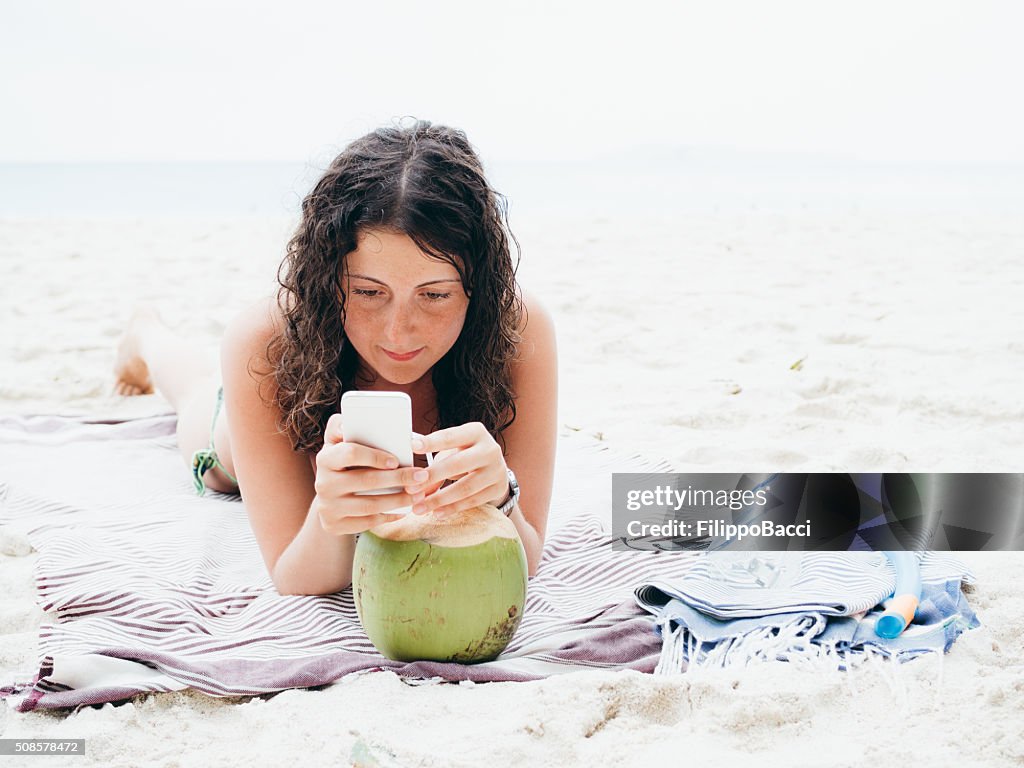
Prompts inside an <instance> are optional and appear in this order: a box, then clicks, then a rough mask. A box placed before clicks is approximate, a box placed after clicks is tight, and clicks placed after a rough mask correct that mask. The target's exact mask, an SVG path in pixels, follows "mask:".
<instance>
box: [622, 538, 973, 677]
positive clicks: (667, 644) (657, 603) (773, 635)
mask: <svg viewBox="0 0 1024 768" xmlns="http://www.w3.org/2000/svg"><path fill="white" fill-rule="evenodd" d="M812 554H813V555H814V557H813V558H812V557H811V555H812ZM846 555H847V553H807V554H806V555H803V556H801V555H796V558H795V560H794V558H793V556H792V554H789V555H785V556H780V555H775V558H776V562H775V563H773V562H772V553H765V554H762V555H758V556H751V555H747V556H746V560H747V561H748V562H749V563H752V564H753V565H750V566H749V568H747V567H743V568H741V567H738V566H736V565H735V564H734V565H733V569H732V570H731V571H725V570H723V569H722V568H721V567H720V565H721V563H720V562H719V563H717V564H716V562H715V558H714V555H712V557H711V558H707V560H708V562H706V563H705V564H704V566H705V567H704V568H702V569H698V568H696V567H695V568H694V569H693V570H692V571H691V573H689V574H687V576H686V577H685V578H684V579H682V580H681V581H680V582H679V583H678V584H676V585H675V586H674V587H671V586H668V585H664V584H660V585H655V584H653V583H648V584H645V585H642V586H641V587H639V588H638V589H637V590H636V599H637V602H638V603H639V604H640V605H641V606H643V607H644V608H645V609H647V610H648V611H650V612H652V613H654V614H655V615H656V622H655V628H656V631H657V632H659V633H660V634H661V636H662V654H661V660H660V662H659V665H658V668H657V669H656V670H655V672H656V673H660V674H669V673H672V672H681V671H682V670H683V669H685V668H686V667H688V666H689V665H691V664H696V665H711V666H734V665H746V664H749V663H750V662H751V661H754V660H758V659H760V660H768V659H780V660H794V659H823V658H825V659H830V660H832V661H833V662H834V666H835V667H836V668H838V669H845V668H847V666H848V665H849V662H850V661H851V660H852V659H853V658H854V657H857V656H862V655H866V654H869V653H872V652H877V653H880V654H882V655H885V656H891V657H894V658H896V659H898V660H900V661H907V660H909V659H912V658H914V657H916V656H919V655H921V654H923V653H932V652H945V651H946V650H948V649H949V647H950V646H951V645H952V644H953V642H954V641H955V640H956V638H957V637H958V636H959V635H960V634H961V633H962V632H963V631H964V630H965V629H973V628H975V627H978V626H980V622H979V621H978V618H977V616H976V615H975V613H974V611H973V610H971V607H970V606H969V605H968V603H967V598H966V596H965V595H964V593H963V590H962V588H961V584H962V583H963V582H967V583H971V582H972V581H973V577H972V576H971V574H970V572H969V571H968V570H967V569H966V568H965V567H964V566H963V564H962V563H960V562H959V561H958V560H956V559H955V558H952V557H950V556H948V555H944V554H943V555H939V554H937V553H924V554H923V555H922V556H921V565H922V569H921V570H922V576H925V575H927V577H928V579H927V580H926V581H924V583H923V585H922V599H921V603H920V605H919V607H918V610H917V615H916V616H915V618H914V621H913V623H912V624H910V625H909V626H908V627H907V628H906V630H905V631H904V632H903V633H902V634H901V635H900V636H898V637H895V638H892V639H886V638H882V637H878V636H877V635H876V634H875V631H874V628H875V620H876V619H877V617H878V616H880V615H881V614H882V610H881V608H880V606H878V605H877V604H878V603H880V602H881V600H883V599H885V598H887V597H888V596H889V595H890V594H891V592H892V588H893V584H894V583H895V572H894V571H892V572H890V573H889V574H888V576H889V581H888V582H886V583H883V584H882V585H881V586H879V584H878V580H879V577H880V575H881V574H884V573H885V572H886V569H885V562H886V561H885V559H884V557H883V558H882V559H881V560H879V559H878V558H876V557H874V556H872V555H868V554H865V553H858V554H857V556H856V557H855V558H849V557H847V556H846ZM808 560H811V562H810V563H809V565H811V567H810V568H809V569H808V568H806V567H805V566H807V565H808V562H807V561H808ZM858 560H859V562H860V568H861V570H862V571H863V573H862V574H861V578H859V579H853V580H852V581H851V583H853V584H857V585H859V589H860V591H861V592H863V593H864V594H858V593H856V590H851V589H849V588H847V594H846V595H843V594H841V580H839V579H837V578H836V574H842V575H843V577H844V578H847V577H849V576H850V573H851V569H852V570H856V569H857V562H858ZM830 562H831V565H830ZM765 563H768V565H769V567H767V568H761V566H763V565H764V564H765ZM759 568H760V571H758V569H759ZM787 569H788V571H789V573H788V575H787V574H786V571H787ZM889 570H890V571H891V568H890V569H889ZM758 573H761V574H767V577H765V578H762V577H761V576H758V575H757V574H758ZM779 573H781V574H782V578H781V579H779V578H776V579H775V581H776V582H777V583H767V581H766V580H765V579H768V580H771V578H772V576H773V574H774V575H775V576H778V575H779ZM750 574H753V575H750ZM816 583H817V590H818V591H816V587H815V584H816ZM794 585H796V589H794ZM708 594H714V595H716V596H717V597H718V598H719V599H720V600H722V601H723V602H724V603H725V605H724V606H723V605H718V606H709V605H708V604H707V602H706V597H707V595H708ZM794 595H798V596H799V599H797V600H794V599H793V596H794ZM868 596H870V597H868ZM787 601H788V602H787ZM865 601H866V602H865ZM865 606H866V607H865ZM872 606H874V607H872ZM772 608H774V610H772ZM723 615H724V616H725V617H723Z"/></svg>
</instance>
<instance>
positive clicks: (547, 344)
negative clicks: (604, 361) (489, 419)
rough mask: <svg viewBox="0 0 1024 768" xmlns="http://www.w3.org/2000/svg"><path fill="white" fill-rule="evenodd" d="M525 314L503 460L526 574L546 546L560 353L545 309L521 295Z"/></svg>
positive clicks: (514, 373)
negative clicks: (516, 488) (512, 485)
mask: <svg viewBox="0 0 1024 768" xmlns="http://www.w3.org/2000/svg"><path fill="white" fill-rule="evenodd" d="M524 299H525V305H526V312H527V319H526V324H525V326H524V328H523V330H522V342H521V343H520V348H519V359H518V361H517V362H516V363H515V365H514V366H513V374H512V380H513V386H514V388H515V392H516V420H515V421H514V422H513V423H512V425H511V426H510V427H509V428H508V429H506V430H505V433H504V437H505V462H506V464H507V465H508V467H509V469H511V470H512V471H513V472H515V473H516V479H517V480H518V481H519V485H520V487H521V489H522V490H521V492H520V494H521V495H520V497H519V503H518V504H517V505H516V508H515V509H514V510H513V511H512V514H511V515H510V518H511V520H512V522H513V523H515V526H516V529H517V530H518V531H519V536H520V538H521V539H522V540H523V547H524V548H525V549H526V561H527V563H528V564H529V569H530V576H535V575H536V574H537V566H538V565H539V563H540V557H541V554H542V553H543V550H544V537H545V535H546V533H547V523H548V508H549V507H550V505H551V486H552V483H553V480H554V469H555V447H556V442H557V438H558V355H557V350H556V345H555V328H554V323H553V322H552V320H551V316H550V315H549V314H548V313H547V310H545V309H544V307H543V306H541V304H540V303H539V302H537V301H536V300H533V299H531V298H530V297H528V296H527V297H524Z"/></svg>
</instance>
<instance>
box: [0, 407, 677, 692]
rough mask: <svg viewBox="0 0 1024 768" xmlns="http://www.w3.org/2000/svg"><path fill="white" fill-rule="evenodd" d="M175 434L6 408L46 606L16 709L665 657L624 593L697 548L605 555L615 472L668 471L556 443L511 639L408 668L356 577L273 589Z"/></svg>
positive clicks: (528, 674) (5, 460) (13, 479)
mask: <svg viewBox="0 0 1024 768" xmlns="http://www.w3.org/2000/svg"><path fill="white" fill-rule="evenodd" d="M174 430H175V417H174V415H173V414H162V415H158V416H152V417H147V418H138V419H133V420H129V421H121V420H118V419H98V418H91V419H90V418H82V417H59V416H19V417H4V418H0V527H6V528H7V529H8V530H9V531H10V532H13V533H14V534H22V535H24V536H27V537H28V539H29V541H30V542H31V544H32V546H33V547H34V548H35V549H36V550H37V551H38V552H39V557H38V561H37V565H36V591H37V596H36V598H37V601H38V603H39V605H40V607H41V608H42V609H43V610H44V611H47V612H48V616H47V620H46V621H45V622H44V623H43V625H42V627H41V629H40V637H39V664H38V668H37V669H32V670H22V671H15V670H0V698H6V699H8V700H9V703H10V704H12V705H13V706H15V707H16V708H18V709H20V710H21V711H28V710H32V709H36V708H63V707H75V706H80V705H85V704H98V703H103V702H108V701H118V700H123V699H127V698H129V697H131V696H133V695H136V694H139V693H143V692H149V691H170V690H180V689H183V688H188V687H191V688H194V689H196V690H198V691H202V692H203V693H206V694H209V695H211V696H246V695H261V694H269V693H273V692H275V691H281V690H284V689H288V688H297V687H311V686H320V685H326V684H329V683H332V682H335V681H337V680H339V679H340V678H342V677H343V676H345V675H348V674H351V673H356V672H365V671H372V670H385V669H388V670H393V671H394V672H395V673H397V674H398V675H401V676H402V677H403V678H407V679H410V680H412V679H418V680H432V681H437V680H445V681H460V680H473V681H478V682H484V681H511V680H532V679H537V678H541V677H546V676H548V675H553V674H559V673H564V672H572V671H576V670H582V669H593V668H597V669H617V668H623V669H624V668H629V669H635V670H641V671H644V672H651V671H653V670H654V668H655V666H656V665H657V663H658V658H659V653H660V651H661V640H660V638H659V636H658V635H657V634H656V633H655V632H654V630H653V617H651V616H650V615H649V614H647V613H646V612H644V611H643V609H641V608H640V607H639V606H638V605H637V604H636V601H635V599H634V597H633V591H634V589H635V588H636V587H637V586H639V585H640V584H643V583H646V582H649V581H651V580H652V579H654V578H655V577H657V578H658V579H662V580H664V579H669V578H672V577H676V576H682V575H683V574H684V573H685V572H686V571H687V570H688V568H689V567H690V565H691V564H692V562H693V559H694V556H691V555H680V554H673V553H658V552H613V551H612V550H611V546H610V538H609V534H608V531H609V530H610V526H609V521H610V504H611V472H612V471H619V472H646V471H663V470H667V469H669V468H668V467H667V466H663V465H656V464H652V463H651V462H649V461H645V460H644V459H642V458H641V457H636V456H632V457H629V456H622V455H616V454H614V453H613V452H612V451H609V450H607V449H606V447H605V446H604V445H602V444H600V443H595V442H593V441H590V440H589V439H586V438H583V437H581V436H579V435H569V436H564V437H562V438H560V441H559V449H558V463H557V467H556V473H555V474H556V477H555V488H554V495H553V500H552V506H551V519H550V524H549V529H548V536H547V543H546V546H545V549H544V555H543V559H542V561H541V565H540V569H539V573H538V574H537V576H536V577H535V578H533V579H531V580H530V585H529V590H528V596H527V603H526V609H525V612H524V616H523V620H522V624H521V625H520V627H519V630H518V632H517V633H516V636H515V637H514V639H513V640H512V643H511V645H510V646H509V647H508V649H507V650H506V651H505V653H503V654H502V655H501V656H500V657H499V658H498V659H497V660H495V661H493V662H490V663H486V664H477V665H461V664H448V663H437V662H415V663H402V662H395V661H390V660H388V659H385V658H384V657H383V656H381V655H380V654H378V653H377V652H376V650H375V649H374V648H373V646H372V645H371V643H370V642H369V640H368V639H367V637H366V635H365V633H364V632H363V630H362V627H361V626H360V624H359V621H358V618H357V615H356V610H355V604H354V602H353V599H352V591H351V588H349V589H346V590H344V591H342V592H340V593H338V594H335V595H330V596H324V597H297V596H288V597H282V596H281V595H279V594H277V592H276V591H275V590H274V588H273V586H272V584H271V582H270V580H269V578H268V576H267V574H266V571H265V568H264V565H263V561H262V559H261V558H260V554H259V550H258V548H257V546H256V541H255V539H254V537H253V535H252V532H251V531H250V529H249V524H248V520H247V518H246V515H245V510H244V506H243V504H242V502H241V501H240V500H238V498H237V497H233V496H226V495H222V494H217V493H208V495H207V496H206V497H198V496H196V495H195V493H194V491H193V488H192V483H191V478H190V476H189V474H188V472H187V470H186V468H185V465H184V462H182V460H181V458H180V456H179V455H178V452H177V448H176V439H175V435H174ZM2 563H3V559H0V565H2Z"/></svg>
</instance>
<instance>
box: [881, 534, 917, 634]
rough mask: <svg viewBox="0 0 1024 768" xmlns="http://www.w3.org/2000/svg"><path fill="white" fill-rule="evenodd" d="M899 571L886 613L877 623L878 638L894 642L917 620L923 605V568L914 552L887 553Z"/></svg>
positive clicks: (897, 571)
mask: <svg viewBox="0 0 1024 768" xmlns="http://www.w3.org/2000/svg"><path fill="white" fill-rule="evenodd" d="M885 556H886V557H887V558H889V562H890V563H892V565H893V567H894V568H895V569H896V587H895V589H894V590H893V593H892V596H891V597H890V598H889V599H888V600H886V601H885V602H884V603H883V604H882V605H883V606H884V607H885V613H883V614H882V615H881V616H879V617H878V620H877V621H876V622H875V634H876V635H878V636H879V637H884V638H886V639H891V638H894V637H899V636H900V634H901V633H902V632H903V630H904V629H906V628H907V625H908V624H909V623H910V622H912V621H913V620H914V614H916V613H917V606H918V604H919V603H920V602H921V566H920V564H919V563H918V561H917V556H916V555H915V554H914V553H913V552H886V553H885Z"/></svg>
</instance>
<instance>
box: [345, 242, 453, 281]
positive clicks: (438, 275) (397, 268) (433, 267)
mask: <svg viewBox="0 0 1024 768" xmlns="http://www.w3.org/2000/svg"><path fill="white" fill-rule="evenodd" d="M345 266H346V271H347V272H348V274H350V275H357V274H363V275H369V276H379V275H381V274H407V275H410V276H412V275H415V276H417V277H419V276H423V275H426V274H429V275H431V276H432V277H433V278H434V279H444V278H453V279H458V278H459V272H458V270H457V269H456V268H455V266H454V265H452V264H450V263H448V262H447V261H442V260H439V259H437V258H436V257H434V256H431V255H429V254H427V253H425V252H424V251H423V250H421V249H420V247H419V246H418V245H416V242H415V241H414V240H413V239H412V238H411V237H409V236H408V235H406V234H404V233H401V232H388V231H382V230H368V231H366V232H360V233H359V236H358V238H357V240H356V248H355V250H353V251H351V252H350V253H349V254H348V255H347V256H346V257H345Z"/></svg>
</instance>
